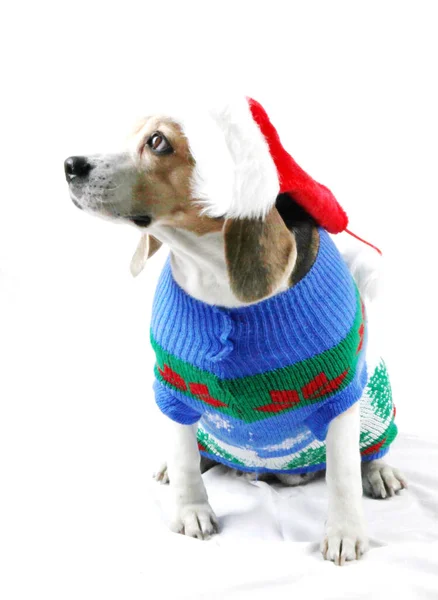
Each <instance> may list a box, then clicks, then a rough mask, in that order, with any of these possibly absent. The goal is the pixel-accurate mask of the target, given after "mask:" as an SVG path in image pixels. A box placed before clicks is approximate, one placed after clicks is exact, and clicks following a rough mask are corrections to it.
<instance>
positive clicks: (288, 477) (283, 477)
mask: <svg viewBox="0 0 438 600" xmlns="http://www.w3.org/2000/svg"><path fill="white" fill-rule="evenodd" d="M276 477H277V479H278V480H279V481H281V483H282V484H284V485H289V486H292V487H293V486H296V485H304V484H305V483H308V482H309V481H312V479H314V478H315V477H316V473H301V474H299V475H294V474H293V473H277V474H276Z"/></svg>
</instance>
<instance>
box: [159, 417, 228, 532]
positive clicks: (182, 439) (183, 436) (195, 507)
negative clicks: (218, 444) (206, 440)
mask: <svg viewBox="0 0 438 600" xmlns="http://www.w3.org/2000/svg"><path fill="white" fill-rule="evenodd" d="M169 426H170V436H169V457H168V461H167V471H168V474H169V480H170V488H171V493H172V496H173V498H172V500H173V502H174V515H173V519H172V523H171V526H170V527H171V529H172V531H176V532H177V533H183V534H185V535H188V536H190V537H195V538H198V539H201V540H204V539H208V538H209V537H210V536H211V535H212V534H213V533H215V532H217V530H218V524H217V519H216V516H215V514H214V512H213V510H212V508H211V506H210V504H209V503H208V496H207V491H206V489H205V485H204V482H203V480H202V475H201V469H200V454H199V450H198V443H197V439H196V431H197V425H196V424H195V425H180V424H179V423H175V422H173V421H171V422H170V423H169Z"/></svg>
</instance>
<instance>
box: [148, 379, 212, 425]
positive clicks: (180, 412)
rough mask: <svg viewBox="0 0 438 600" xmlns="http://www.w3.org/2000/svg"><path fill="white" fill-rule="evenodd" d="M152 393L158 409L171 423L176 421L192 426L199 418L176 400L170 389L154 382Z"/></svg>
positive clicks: (191, 409)
mask: <svg viewBox="0 0 438 600" xmlns="http://www.w3.org/2000/svg"><path fill="white" fill-rule="evenodd" d="M154 392H155V401H156V403H157V405H158V408H159V409H160V410H161V412H162V413H164V414H165V415H166V416H167V417H169V418H170V419H172V421H176V422H177V423H180V424H181V425H193V423H196V422H197V421H199V419H200V418H201V415H200V413H198V412H196V411H195V410H193V408H191V407H190V406H188V405H187V404H185V403H184V402H183V401H182V400H179V399H178V398H176V397H175V396H174V395H173V394H172V392H171V390H170V389H168V388H167V387H166V386H165V385H163V384H162V383H160V382H159V381H156V380H155V382H154Z"/></svg>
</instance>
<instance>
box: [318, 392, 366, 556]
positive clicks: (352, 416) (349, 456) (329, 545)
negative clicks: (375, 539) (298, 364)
mask: <svg viewBox="0 0 438 600" xmlns="http://www.w3.org/2000/svg"><path fill="white" fill-rule="evenodd" d="M359 433H360V415H359V402H356V404H354V405H353V406H352V407H351V408H349V409H348V410H347V411H346V412H344V413H342V414H341V415H339V416H338V417H336V418H335V419H333V421H332V422H331V423H330V425H329V430H328V434H327V439H326V448H327V487H328V501H329V506H328V518H327V522H326V527H325V537H324V540H323V542H322V545H321V551H322V553H323V556H324V558H325V559H326V560H332V561H334V562H335V564H337V565H343V564H344V563H345V561H346V560H354V559H355V558H359V557H360V556H361V555H362V554H363V553H364V552H365V551H366V550H367V547H368V541H367V536H366V533H365V522H364V521H365V520H364V515H363V506H362V479H361V470H360V464H361V458H360V453H359Z"/></svg>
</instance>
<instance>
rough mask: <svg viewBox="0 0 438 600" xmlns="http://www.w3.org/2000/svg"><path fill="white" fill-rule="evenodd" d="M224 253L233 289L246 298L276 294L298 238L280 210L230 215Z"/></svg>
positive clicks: (259, 297)
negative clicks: (263, 216) (259, 216)
mask: <svg viewBox="0 0 438 600" xmlns="http://www.w3.org/2000/svg"><path fill="white" fill-rule="evenodd" d="M224 234H225V257H226V261H227V267H228V275H229V278H230V285H231V289H232V290H233V292H234V293H235V295H236V296H237V298H239V299H240V300H242V301H244V302H256V301H258V300H261V299H263V298H266V297H267V296H270V295H271V294H273V293H274V292H275V291H276V289H278V287H279V286H280V285H281V284H282V283H283V281H285V279H286V277H287V276H288V275H289V273H290V271H291V270H292V268H293V266H294V263H295V260H296V246H295V238H294V236H293V235H292V234H291V233H290V231H289V230H288V229H287V227H286V225H285V224H284V221H283V220H282V218H281V217H280V215H279V213H278V211H277V210H276V209H275V208H273V209H272V210H271V211H270V213H269V214H268V215H267V217H266V219H264V220H262V219H229V220H228V221H226V223H225V227H224Z"/></svg>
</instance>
